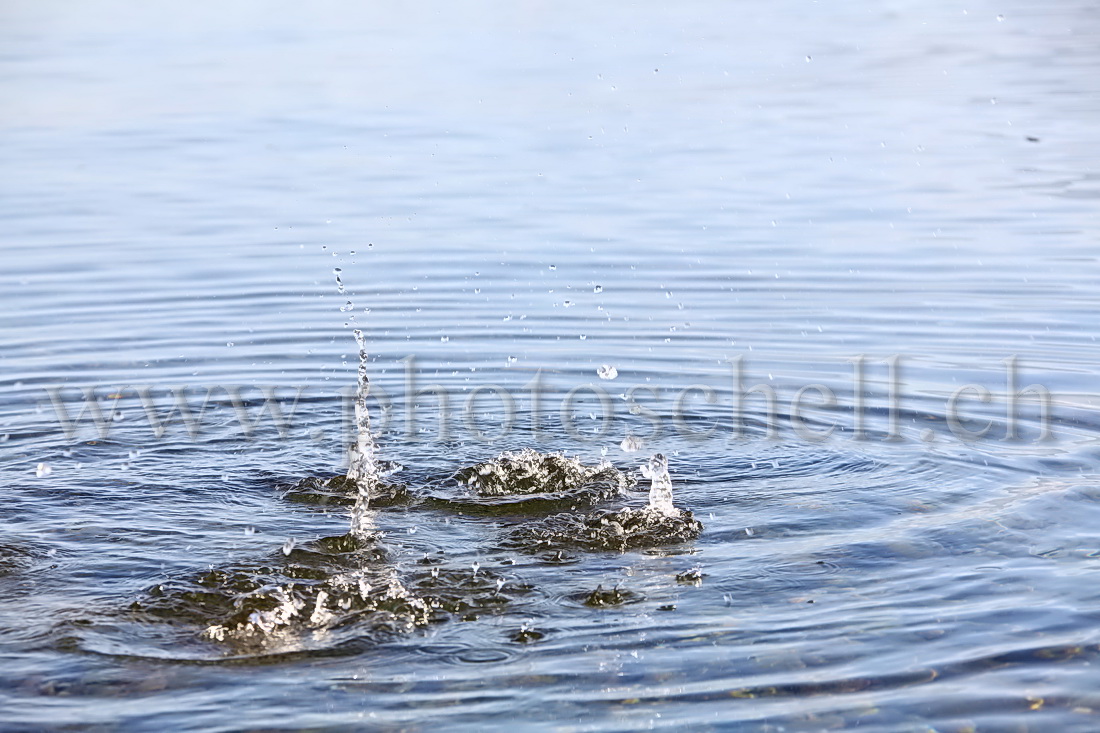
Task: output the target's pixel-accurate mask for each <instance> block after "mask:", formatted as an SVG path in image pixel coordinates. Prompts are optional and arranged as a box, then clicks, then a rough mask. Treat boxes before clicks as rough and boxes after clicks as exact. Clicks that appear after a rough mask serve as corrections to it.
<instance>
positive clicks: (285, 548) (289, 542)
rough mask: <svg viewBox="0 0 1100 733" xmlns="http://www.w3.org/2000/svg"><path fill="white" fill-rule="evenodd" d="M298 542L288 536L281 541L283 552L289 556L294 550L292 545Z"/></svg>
mask: <svg viewBox="0 0 1100 733" xmlns="http://www.w3.org/2000/svg"><path fill="white" fill-rule="evenodd" d="M296 544H298V541H297V540H296V539H294V538H293V537H288V538H287V540H286V542H284V543H283V554H284V555H287V556H289V555H290V553H291V552H293V551H294V545H296Z"/></svg>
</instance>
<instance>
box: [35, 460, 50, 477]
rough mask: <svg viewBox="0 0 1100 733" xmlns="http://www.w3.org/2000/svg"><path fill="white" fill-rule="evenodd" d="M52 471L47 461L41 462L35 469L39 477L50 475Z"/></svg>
mask: <svg viewBox="0 0 1100 733" xmlns="http://www.w3.org/2000/svg"><path fill="white" fill-rule="evenodd" d="M51 473H53V469H52V468H50V467H49V466H47V465H46V464H45V463H39V464H38V467H37V468H35V469H34V475H35V476H37V477H38V478H42V477H43V476H49V475H50V474H51Z"/></svg>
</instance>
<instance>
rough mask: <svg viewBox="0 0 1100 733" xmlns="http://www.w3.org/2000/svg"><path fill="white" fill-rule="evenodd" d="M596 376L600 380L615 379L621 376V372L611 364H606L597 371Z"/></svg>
mask: <svg viewBox="0 0 1100 733" xmlns="http://www.w3.org/2000/svg"><path fill="white" fill-rule="evenodd" d="M596 376H598V377H599V378H600V379H614V378H615V377H617V376H619V370H618V369H616V368H615V367H613V366H611V365H610V364H604V365H603V366H601V367H599V368H597V369H596Z"/></svg>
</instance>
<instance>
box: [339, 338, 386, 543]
mask: <svg viewBox="0 0 1100 733" xmlns="http://www.w3.org/2000/svg"><path fill="white" fill-rule="evenodd" d="M355 342H356V343H357V344H359V380H358V384H357V387H356V392H355V442H354V443H352V445H351V448H350V449H349V451H348V474H347V478H348V480H349V481H352V482H354V483H355V485H356V487H357V488H358V494H357V497H356V501H355V506H354V507H353V508H352V510H351V531H352V533H353V534H362V533H364V532H366V531H369V529H370V525H371V522H370V518H369V516H368V514H367V509H368V508H369V506H370V497H371V492H372V490H373V489H374V487H375V486H376V485H377V484H378V475H379V471H378V458H377V453H378V446H377V445H375V442H374V437H373V436H372V435H371V432H370V414H369V413H368V412H367V395H368V394H370V380H369V379H367V343H366V339H365V338H364V337H363V332H362V331H361V330H359V329H358V328H357V329H355Z"/></svg>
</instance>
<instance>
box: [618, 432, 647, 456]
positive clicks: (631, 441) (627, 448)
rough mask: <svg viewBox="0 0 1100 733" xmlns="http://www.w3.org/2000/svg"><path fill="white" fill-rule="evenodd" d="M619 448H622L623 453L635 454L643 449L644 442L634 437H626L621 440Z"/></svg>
mask: <svg viewBox="0 0 1100 733" xmlns="http://www.w3.org/2000/svg"><path fill="white" fill-rule="evenodd" d="M619 447H620V448H622V449H623V451H624V452H625V453H637V452H638V451H640V450H641V449H642V448H644V447H645V442H643V441H642V439H641V438H639V437H638V436H636V435H628V436H626V437H625V438H623V442H621V443H619Z"/></svg>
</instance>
